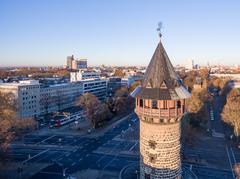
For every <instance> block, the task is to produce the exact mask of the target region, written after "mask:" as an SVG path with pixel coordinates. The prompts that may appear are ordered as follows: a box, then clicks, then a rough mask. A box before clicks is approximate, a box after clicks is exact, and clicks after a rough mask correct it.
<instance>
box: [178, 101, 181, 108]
mask: <svg viewBox="0 0 240 179" xmlns="http://www.w3.org/2000/svg"><path fill="white" fill-rule="evenodd" d="M180 107H181V101H179V100H178V101H177V108H180Z"/></svg>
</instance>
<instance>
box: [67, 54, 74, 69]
mask: <svg viewBox="0 0 240 179" xmlns="http://www.w3.org/2000/svg"><path fill="white" fill-rule="evenodd" d="M73 60H74V56H73V55H72V56H67V68H68V69H72V63H73Z"/></svg>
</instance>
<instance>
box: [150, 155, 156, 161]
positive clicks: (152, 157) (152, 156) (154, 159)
mask: <svg viewBox="0 0 240 179" xmlns="http://www.w3.org/2000/svg"><path fill="white" fill-rule="evenodd" d="M156 158H157V157H156V155H154V154H149V162H151V163H155V162H156Z"/></svg>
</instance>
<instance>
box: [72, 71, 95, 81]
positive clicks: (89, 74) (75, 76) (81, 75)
mask: <svg viewBox="0 0 240 179" xmlns="http://www.w3.org/2000/svg"><path fill="white" fill-rule="evenodd" d="M99 75H100V74H99V72H97V71H95V70H79V71H78V72H71V73H70V81H71V82H76V81H82V80H86V79H99V78H100V76H99Z"/></svg>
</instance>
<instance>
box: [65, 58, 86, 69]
mask: <svg viewBox="0 0 240 179" xmlns="http://www.w3.org/2000/svg"><path fill="white" fill-rule="evenodd" d="M67 68H68V69H73V70H78V69H86V68H87V59H80V60H77V59H75V58H74V56H73V55H72V56H67Z"/></svg>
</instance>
